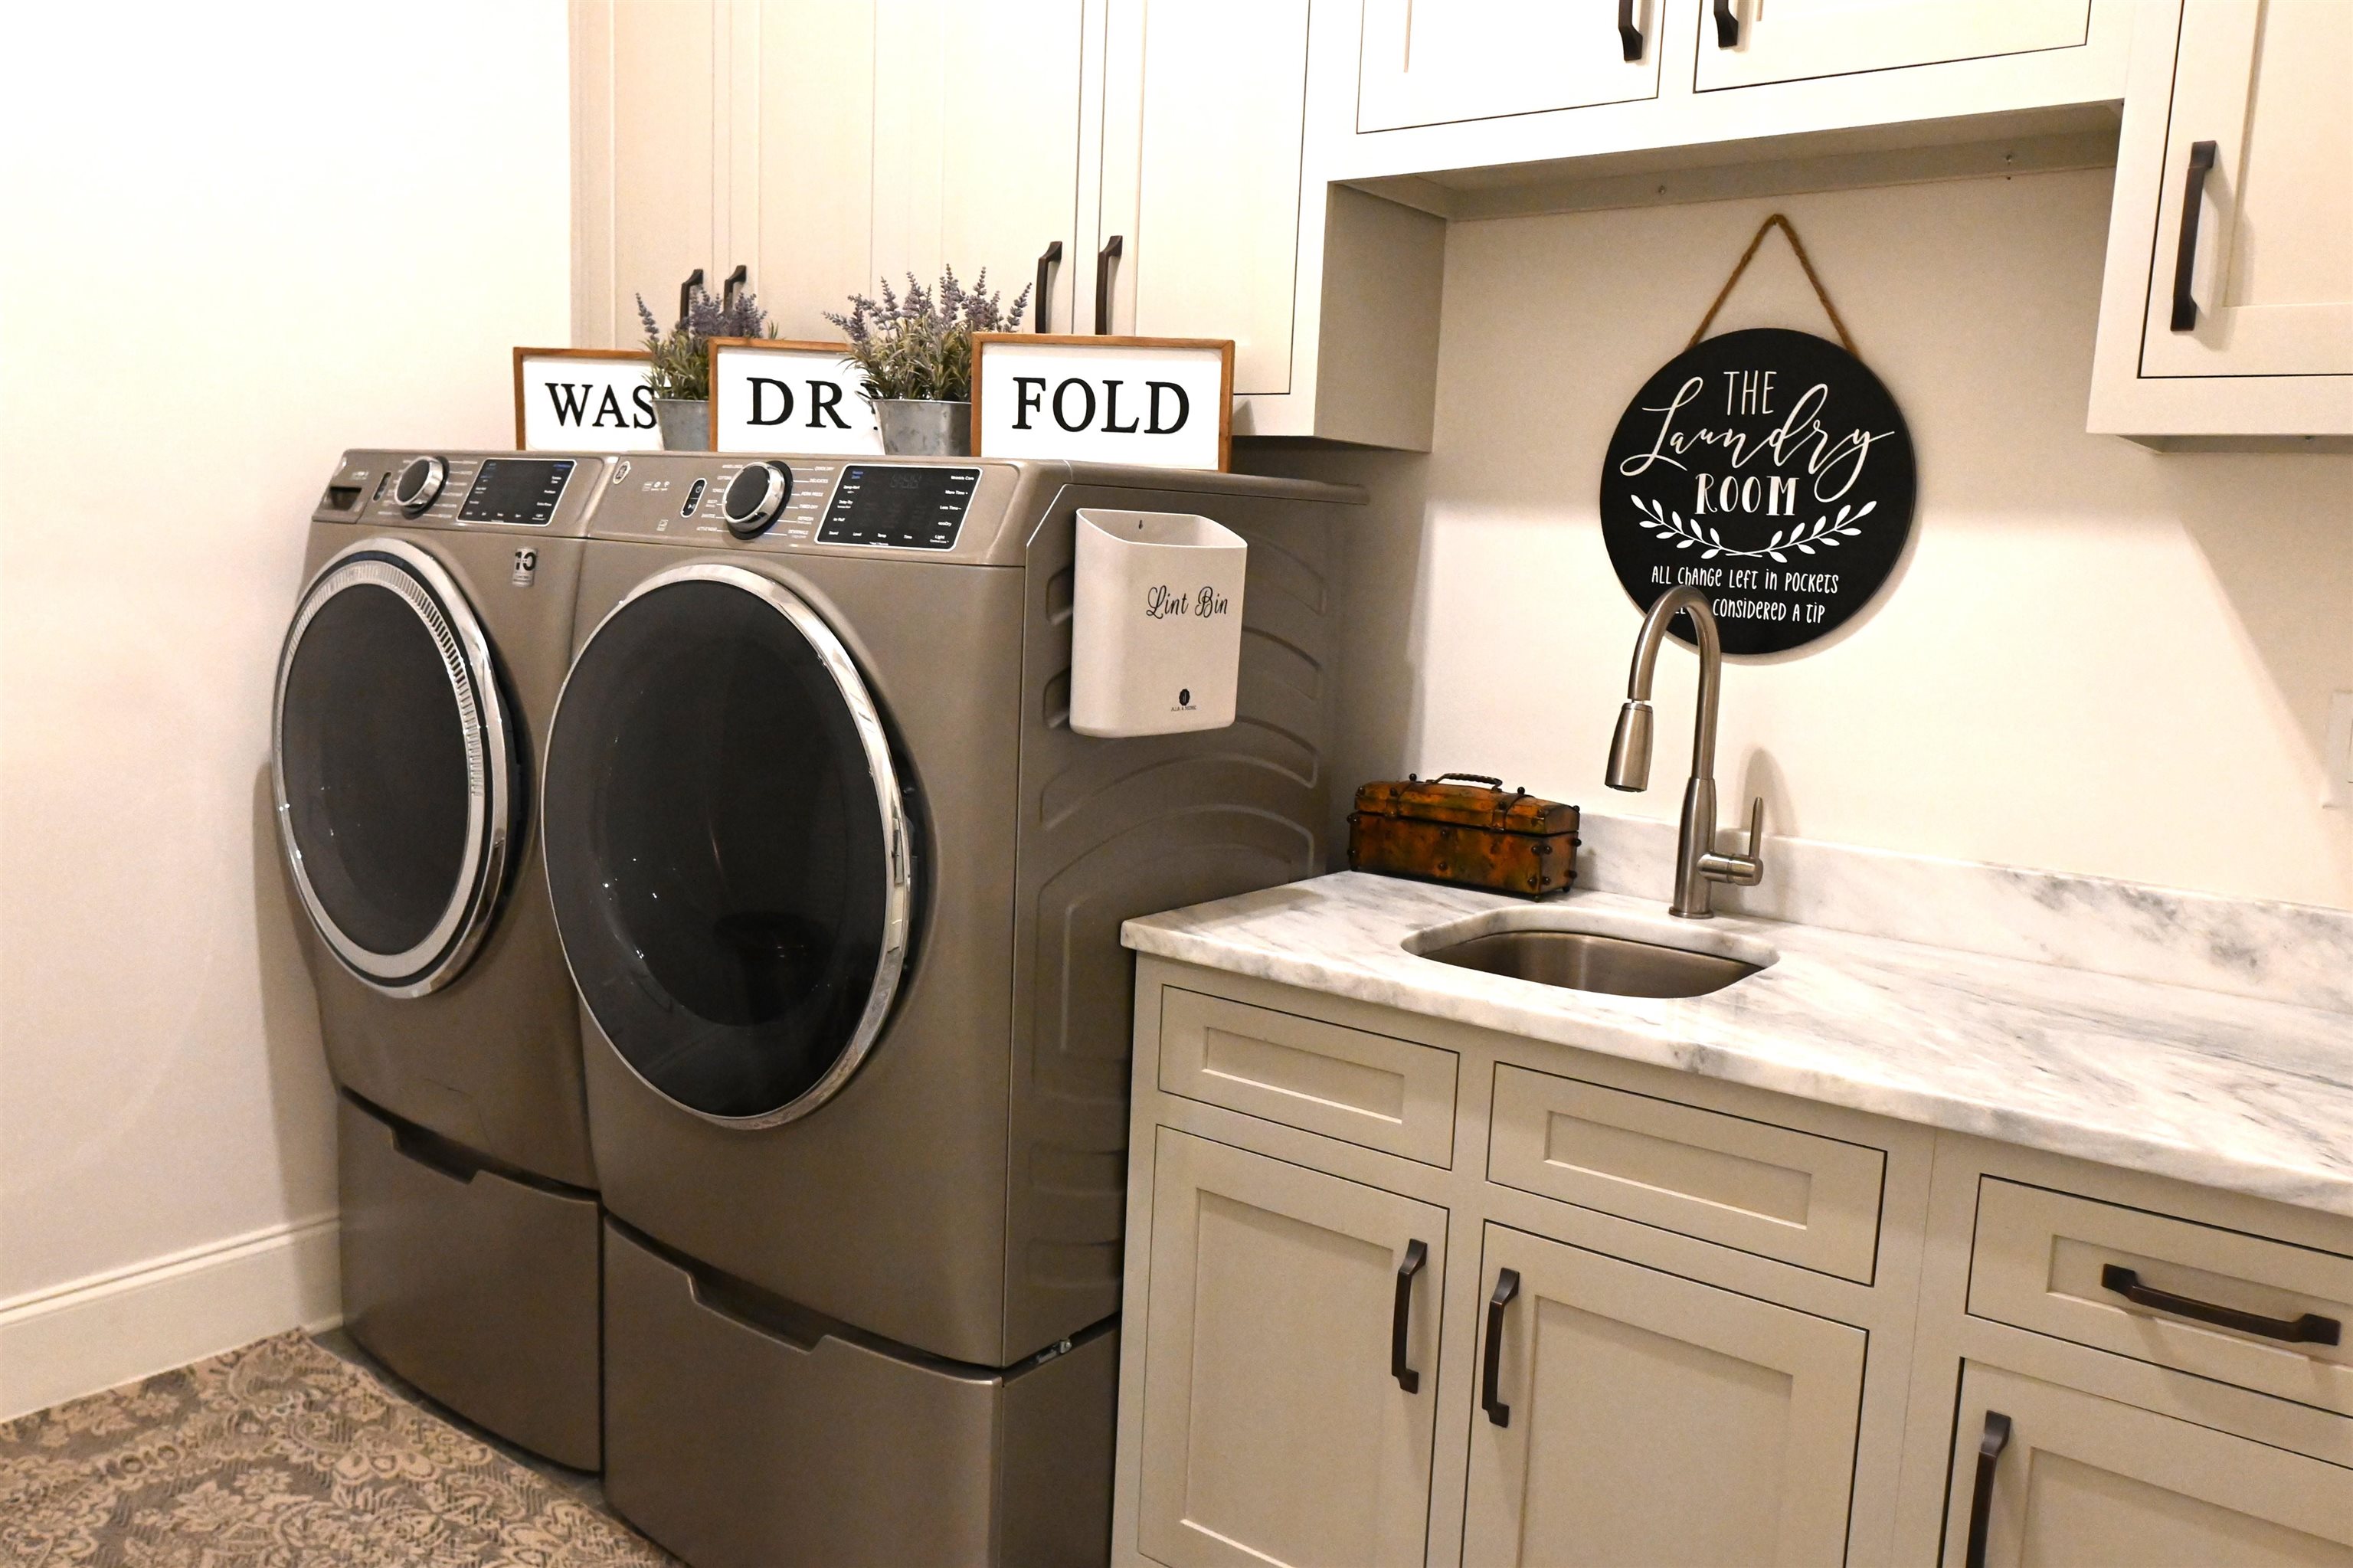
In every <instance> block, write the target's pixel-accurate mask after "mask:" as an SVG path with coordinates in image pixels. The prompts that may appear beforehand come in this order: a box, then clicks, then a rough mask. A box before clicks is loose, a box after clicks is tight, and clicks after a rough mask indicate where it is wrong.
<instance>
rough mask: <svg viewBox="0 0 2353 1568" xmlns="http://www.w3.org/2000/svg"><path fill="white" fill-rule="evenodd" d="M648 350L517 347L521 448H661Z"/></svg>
mask: <svg viewBox="0 0 2353 1568" xmlns="http://www.w3.org/2000/svg"><path fill="white" fill-rule="evenodd" d="M649 358H650V356H649V355H646V354H643V353H639V352H636V351H633V350H629V349H625V348H518V349H516V350H515V351H514V406H515V446H516V448H517V449H518V450H522V451H527V452H529V451H574V452H651V451H659V450H661V426H660V423H659V421H658V420H657V419H656V418H654V394H653V388H652V387H649V386H647V385H646V366H647V364H648V361H649Z"/></svg>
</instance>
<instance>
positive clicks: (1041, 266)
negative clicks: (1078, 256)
mask: <svg viewBox="0 0 2353 1568" xmlns="http://www.w3.org/2000/svg"><path fill="white" fill-rule="evenodd" d="M1061 264H1062V242H1061V241H1060V240H1059V239H1054V240H1049V241H1048V242H1047V245H1046V249H1043V250H1040V251H1039V252H1038V288H1037V299H1038V318H1037V319H1038V324H1037V327H1036V328H1035V330H1036V331H1039V332H1049V331H1051V330H1052V329H1051V328H1050V327H1048V326H1047V325H1046V291H1047V290H1048V289H1050V288H1051V287H1053V281H1054V269H1055V268H1057V267H1059V266H1060V265H1061Z"/></svg>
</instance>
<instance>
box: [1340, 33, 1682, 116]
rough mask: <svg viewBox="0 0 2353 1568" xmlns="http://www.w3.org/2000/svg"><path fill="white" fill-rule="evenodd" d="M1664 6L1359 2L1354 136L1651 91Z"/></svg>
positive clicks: (1605, 100) (1655, 82)
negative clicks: (1362, 11)
mask: <svg viewBox="0 0 2353 1568" xmlns="http://www.w3.org/2000/svg"><path fill="white" fill-rule="evenodd" d="M1666 4H1667V0H1630V4H1629V5H1626V6H1624V7H1623V11H1624V16H1625V20H1624V25H1623V29H1622V30H1621V28H1620V20H1619V17H1620V11H1619V9H1615V8H1613V7H1612V6H1611V5H1609V3H1608V0H1584V3H1582V4H1572V5H1563V4H1562V3H1561V0H1491V3H1489V4H1484V5H1430V4H1429V3H1428V0H1423V3H1422V4H1419V5H1417V4H1415V0H1364V6H1365V22H1364V26H1365V32H1364V42H1363V45H1362V58H1363V62H1364V63H1363V66H1362V68H1361V69H1362V74H1361V75H1360V76H1359V78H1358V79H1357V87H1356V129H1357V130H1359V131H1394V130H1397V129H1398V128H1400V127H1403V126H1409V125H1440V124H1444V123H1446V122H1449V121H1454V120H1483V119H1490V118H1493V117H1494V116H1497V115H1504V114H1529V113H1535V112H1537V111H1544V110H1548V109H1577V108H1581V107H1583V106H1584V105H1586V104H1589V103H1622V102H1624V101H1627V100H1630V99H1637V98H1651V97H1655V96H1657V94H1658V90H1659V50H1658V47H1657V37H1656V33H1655V27H1656V26H1657V23H1656V20H1655V13H1656V12H1657V11H1659V10H1660V9H1661V8H1662V7H1663V6H1664V5H1666Z"/></svg>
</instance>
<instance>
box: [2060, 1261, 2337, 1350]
mask: <svg viewBox="0 0 2353 1568" xmlns="http://www.w3.org/2000/svg"><path fill="white" fill-rule="evenodd" d="M2100 1288H2101V1289H2103V1290H2113V1291H2115V1292H2116V1294H2117V1295H2119V1296H2121V1297H2123V1298H2125V1299H2126V1300H2127V1301H2129V1302H2131V1303H2133V1304H2134V1305H2135V1306H2137V1307H2150V1308H2156V1309H2157V1310H2158V1311H2159V1312H2170V1313H2172V1314H2173V1315H2174V1316H2175V1317H2177V1318H2194V1319H2197V1320H2198V1321H2199V1322H2200V1323H2211V1324H2213V1325H2214V1326H2215V1327H2216V1328H2218V1329H2236V1330H2239V1332H2241V1333H2242V1334H2261V1335H2262V1336H2263V1338H2264V1339H2266V1340H2284V1341H2285V1342H2286V1343H2288V1344H2291V1345H2334V1344H2339V1343H2342V1342H2343V1340H2344V1338H2345V1325H2344V1324H2342V1323H2340V1322H2338V1321H2337V1319H2334V1318H2324V1317H2322V1316H2321V1315H2320V1314H2319V1313H2317V1312H2306V1314H2304V1316H2302V1317H2300V1318H2263V1317H2258V1316H2257V1315H2256V1314H2254V1313H2253V1312H2242V1311H2240V1310H2239V1309H2238V1308H2235V1307H2218V1306H2216V1305H2215V1304H2214V1303H2213V1302H2211V1301H2200V1300H2199V1299H2198V1298H2196V1297H2194V1296H2176V1295H2175V1294H2173V1292H2171V1291H2170V1290H2157V1289H2152V1288H2151V1287H2148V1286H2146V1285H2143V1284H2142V1283H2141V1282H2140V1272H2139V1270H2137V1269H2131V1268H2126V1266H2124V1265H2122V1264H2120V1263H2111V1264H2105V1265H2103V1266H2101V1268H2100Z"/></svg>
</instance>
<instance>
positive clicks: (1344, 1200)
mask: <svg viewBox="0 0 2353 1568" xmlns="http://www.w3.org/2000/svg"><path fill="white" fill-rule="evenodd" d="M1151 1247H1152V1272H1151V1286H1150V1295H1149V1306H1148V1312H1149V1319H1148V1321H1149V1324H1150V1328H1149V1333H1148V1339H1147V1343H1146V1344H1145V1351H1144V1354H1145V1375H1144V1399H1143V1406H1144V1408H1143V1433H1142V1440H1141V1445H1140V1450H1141V1457H1142V1461H1143V1463H1142V1483H1143V1485H1142V1497H1141V1499H1140V1508H1139V1512H1138V1516H1137V1520H1136V1525H1137V1530H1136V1534H1137V1542H1138V1545H1139V1546H1140V1548H1141V1550H1142V1551H1143V1552H1144V1553H1145V1555H1146V1556H1147V1557H1150V1558H1152V1559H1154V1560H1155V1561H1157V1562H1159V1563H1166V1564H1168V1565H1169V1568H1197V1565H1198V1568H1226V1565H1228V1564H1232V1565H1236V1568H1241V1565H1248V1568H1264V1565H1265V1564H1267V1563H1290V1564H1299V1565H1306V1564H1317V1563H1332V1564H1338V1563H1347V1564H1354V1565H1362V1568H1388V1565H1390V1564H1398V1565H1402V1564H1407V1563H1420V1562H1421V1561H1422V1557H1423V1542H1424V1538H1425V1536H1426V1534H1427V1532H1428V1528H1429V1516H1430V1442H1431V1436H1432V1421H1433V1412H1434V1410H1435V1408H1436V1404H1437V1388H1438V1378H1437V1375H1436V1368H1437V1355H1438V1304H1439V1298H1440V1294H1441V1292H1442V1290H1443V1288H1444V1282H1445V1277H1446V1211H1445V1210H1443V1209H1440V1208H1438V1207H1435V1206H1433V1205H1431V1204H1429V1203H1421V1202H1415V1201H1413V1200H1412V1199H1409V1198H1402V1197H1399V1196H1398V1195H1397V1194H1396V1193H1394V1192H1383V1191H1381V1190H1380V1189H1378V1188H1376V1187H1369V1186H1366V1185H1364V1184H1363V1183H1361V1182H1356V1181H1345V1180H1343V1179H1341V1178H1339V1177H1336V1176H1329V1175H1324V1174H1322V1173H1320V1172H1317V1171H1310V1170H1308V1169H1306V1168H1305V1167H1303V1166H1300V1165H1293V1164H1290V1163H1288V1162H1286V1161H1284V1160H1275V1159H1271V1158H1269V1157H1268V1156H1266V1155H1262V1154H1253V1153H1250V1152H1248V1151H1247V1150H1240V1149H1236V1148H1233V1147H1231V1146H1229V1145H1227V1144H1222V1143H1215V1142H1211V1141H1210V1140H1208V1139H1201V1138H1196V1137H1193V1136H1192V1135H1190V1134H1188V1133H1183V1132H1178V1131H1176V1130H1174V1129H1172V1128H1159V1129H1157V1132H1156V1134H1155V1148H1154V1161H1153V1176H1152V1241H1151ZM1400 1324H1402V1326H1403V1332H1402V1338H1401V1340H1400V1337H1399V1333H1398V1328H1399V1325H1400ZM1400 1352H1402V1353H1400Z"/></svg>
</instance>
